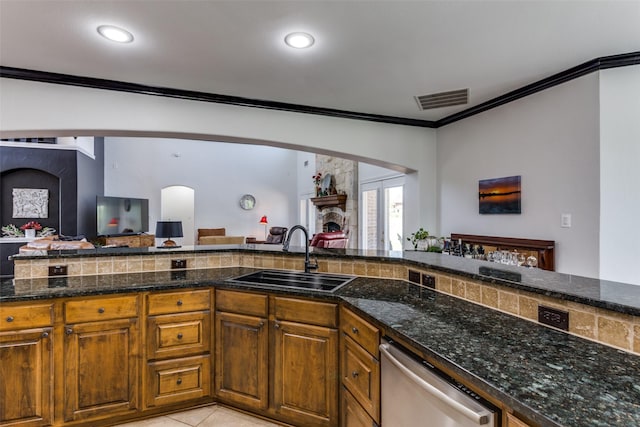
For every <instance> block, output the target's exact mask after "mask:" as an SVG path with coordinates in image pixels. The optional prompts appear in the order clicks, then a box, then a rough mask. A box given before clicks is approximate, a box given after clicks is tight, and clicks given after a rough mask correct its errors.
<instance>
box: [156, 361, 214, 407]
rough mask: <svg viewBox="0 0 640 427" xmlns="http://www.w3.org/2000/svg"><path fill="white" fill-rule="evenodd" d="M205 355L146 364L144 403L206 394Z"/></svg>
mask: <svg viewBox="0 0 640 427" xmlns="http://www.w3.org/2000/svg"><path fill="white" fill-rule="evenodd" d="M210 369H211V361H210V358H209V356H208V355H206V356H195V357H187V358H182V359H172V360H166V361H161V362H153V363H150V364H149V365H148V367H147V375H148V377H149V378H148V384H149V387H148V388H147V398H146V406H147V407H152V406H159V405H168V404H172V403H178V402H184V401H187V400H193V399H198V398H201V397H207V396H210V394H211V392H210V390H211V375H210Z"/></svg>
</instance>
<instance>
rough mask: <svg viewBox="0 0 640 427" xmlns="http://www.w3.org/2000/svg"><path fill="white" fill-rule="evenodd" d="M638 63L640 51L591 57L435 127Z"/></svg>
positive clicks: (639, 61)
mask: <svg viewBox="0 0 640 427" xmlns="http://www.w3.org/2000/svg"><path fill="white" fill-rule="evenodd" d="M638 64H640V52H631V53H625V54H622V55H612V56H603V57H600V58H596V59H592V60H591V61H587V62H585V63H583V64H580V65H577V66H575V67H572V68H569V69H567V70H564V71H561V72H559V73H557V74H554V75H552V76H550V77H547V78H545V79H542V80H538V81H537V82H534V83H531V84H529V85H526V86H523V87H521V88H519V89H516V90H514V91H511V92H508V93H505V94H504V95H501V96H498V97H497V98H493V99H490V100H489V101H486V102H483V103H482V104H478V105H476V106H474V107H471V108H467V109H466V110H462V111H460V112H458V113H455V114H452V115H450V116H447V117H444V118H442V119H440V120H437V121H436V126H435V127H436V128H439V127H442V126H446V125H448V124H451V123H454V122H457V121H459V120H462V119H466V118H468V117H471V116H475V115H476V114H480V113H482V112H484V111H487V110H491V109H493V108H496V107H499V106H501V105H504V104H508V103H509V102H513V101H515V100H518V99H520V98H524V97H526V96H529V95H533V94H534V93H536V92H540V91H543V90H545V89H549V88H551V87H553V86H557V85H559V84H562V83H566V82H568V81H570V80H573V79H577V78H578V77H582V76H584V75H587V74H590V73H593V72H594V71H599V70H605V69H607V68H616V67H626V66H629V65H638Z"/></svg>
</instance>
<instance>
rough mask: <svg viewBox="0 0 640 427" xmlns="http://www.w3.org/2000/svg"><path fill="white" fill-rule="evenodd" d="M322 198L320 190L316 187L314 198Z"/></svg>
mask: <svg viewBox="0 0 640 427" xmlns="http://www.w3.org/2000/svg"><path fill="white" fill-rule="evenodd" d="M320 196H322V189H321V188H320V187H316V197H320Z"/></svg>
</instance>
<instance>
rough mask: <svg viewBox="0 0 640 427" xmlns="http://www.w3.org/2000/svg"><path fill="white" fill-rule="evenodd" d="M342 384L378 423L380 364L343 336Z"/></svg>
mask: <svg viewBox="0 0 640 427" xmlns="http://www.w3.org/2000/svg"><path fill="white" fill-rule="evenodd" d="M342 343H343V348H342V359H341V361H342V366H341V370H340V372H341V375H342V383H343V384H344V386H345V387H346V388H347V390H349V391H350V392H351V394H353V396H354V397H355V398H356V400H357V401H358V402H359V403H360V405H362V407H363V408H364V409H365V410H366V411H367V413H368V414H369V416H371V417H372V418H373V419H374V420H375V421H380V363H379V362H378V360H377V359H376V358H375V357H373V356H372V355H371V354H369V353H368V352H366V351H365V350H364V349H363V348H362V347H360V346H359V345H358V344H357V343H356V342H355V341H353V340H352V339H351V338H349V337H347V336H343V340H342Z"/></svg>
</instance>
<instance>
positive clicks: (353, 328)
mask: <svg viewBox="0 0 640 427" xmlns="http://www.w3.org/2000/svg"><path fill="white" fill-rule="evenodd" d="M351 332H353V333H354V334H357V333H358V332H360V331H359V330H358V328H356V327H355V326H352V327H351Z"/></svg>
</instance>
